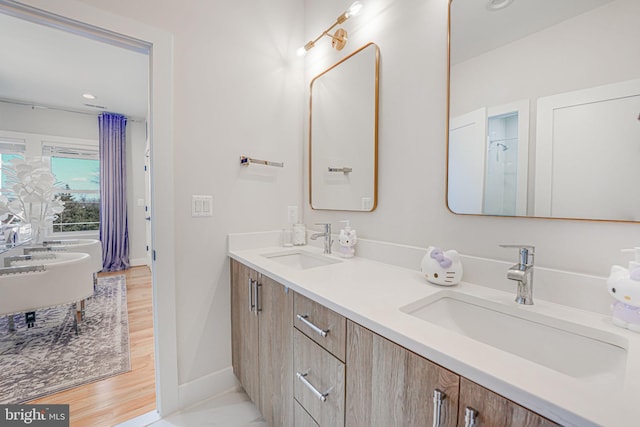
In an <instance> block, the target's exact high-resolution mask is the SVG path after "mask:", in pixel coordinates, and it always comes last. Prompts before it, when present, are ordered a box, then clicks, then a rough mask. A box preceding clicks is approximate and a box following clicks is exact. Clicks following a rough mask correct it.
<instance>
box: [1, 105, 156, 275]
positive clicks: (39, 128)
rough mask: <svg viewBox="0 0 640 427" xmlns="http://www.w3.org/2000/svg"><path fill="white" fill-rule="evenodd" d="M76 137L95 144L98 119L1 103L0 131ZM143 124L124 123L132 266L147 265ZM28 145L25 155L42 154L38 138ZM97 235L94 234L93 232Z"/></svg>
mask: <svg viewBox="0 0 640 427" xmlns="http://www.w3.org/2000/svg"><path fill="white" fill-rule="evenodd" d="M2 131H11V132H24V133H30V134H39V135H48V136H57V137H65V138H77V139H83V140H89V141H95V143H96V144H97V143H98V118H97V117H96V116H90V115H83V114H75V113H69V112H65V111H59V110H45V109H32V108H31V107H28V106H23V105H16V104H10V103H5V102H0V132H2ZM145 132H146V131H145V124H144V123H140V122H131V121H129V122H128V123H127V210H128V217H129V258H130V259H131V262H132V264H134V265H141V264H146V258H145V257H146V236H145V220H144V217H145V214H144V206H142V207H140V206H138V205H137V199H138V198H142V199H144V150H145V142H146V139H145V138H146V136H145V135H146V133H145ZM28 142H31V144H27V155H29V156H39V155H42V146H41V144H40V141H39V140H37V139H34V140H30V141H28ZM94 234H96V236H97V232H96V233H94Z"/></svg>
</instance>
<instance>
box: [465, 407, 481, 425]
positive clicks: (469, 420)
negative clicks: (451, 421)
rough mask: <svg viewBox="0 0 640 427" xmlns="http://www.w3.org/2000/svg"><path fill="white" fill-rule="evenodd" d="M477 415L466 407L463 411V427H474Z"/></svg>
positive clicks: (473, 410)
mask: <svg viewBox="0 0 640 427" xmlns="http://www.w3.org/2000/svg"><path fill="white" fill-rule="evenodd" d="M477 415H478V411H476V410H475V409H473V408H470V407H468V406H467V407H466V408H465V409H464V427H474V426H475V425H476V416H477Z"/></svg>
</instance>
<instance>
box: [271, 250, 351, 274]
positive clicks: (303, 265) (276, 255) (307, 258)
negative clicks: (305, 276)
mask: <svg viewBox="0 0 640 427" xmlns="http://www.w3.org/2000/svg"><path fill="white" fill-rule="evenodd" d="M262 256H263V257H265V258H269V259H270V260H273V261H275V262H278V263H280V264H282V265H285V266H287V267H291V268H295V269H298V270H306V269H308V268H315V267H322V266H324V265H330V264H337V263H339V262H342V261H340V260H338V259H334V258H329V257H327V256H324V255H319V254H312V253H309V252H305V251H302V250H295V249H294V250H288V251H281V252H273V253H268V254H262Z"/></svg>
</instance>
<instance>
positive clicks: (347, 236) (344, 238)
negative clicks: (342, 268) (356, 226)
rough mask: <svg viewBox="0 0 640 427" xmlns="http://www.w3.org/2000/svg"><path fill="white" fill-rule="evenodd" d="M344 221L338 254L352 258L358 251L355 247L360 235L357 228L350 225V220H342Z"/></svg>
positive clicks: (339, 237)
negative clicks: (357, 234)
mask: <svg viewBox="0 0 640 427" xmlns="http://www.w3.org/2000/svg"><path fill="white" fill-rule="evenodd" d="M340 222H344V223H345V225H344V228H343V229H342V230H340V234H339V235H338V244H339V245H340V248H339V249H338V255H340V256H341V257H343V258H351V257H353V256H354V255H355V253H356V248H355V247H354V246H355V245H356V243H357V242H358V237H357V236H356V230H353V229H351V227H350V226H349V221H347V220H345V221H340Z"/></svg>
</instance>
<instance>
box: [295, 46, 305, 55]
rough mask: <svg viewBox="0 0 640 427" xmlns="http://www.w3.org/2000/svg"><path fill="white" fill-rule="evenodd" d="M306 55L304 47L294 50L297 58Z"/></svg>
mask: <svg viewBox="0 0 640 427" xmlns="http://www.w3.org/2000/svg"><path fill="white" fill-rule="evenodd" d="M306 54H307V49H305V48H304V46H302V47H299V48H298V50H296V55H298V56H305V55H306Z"/></svg>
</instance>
